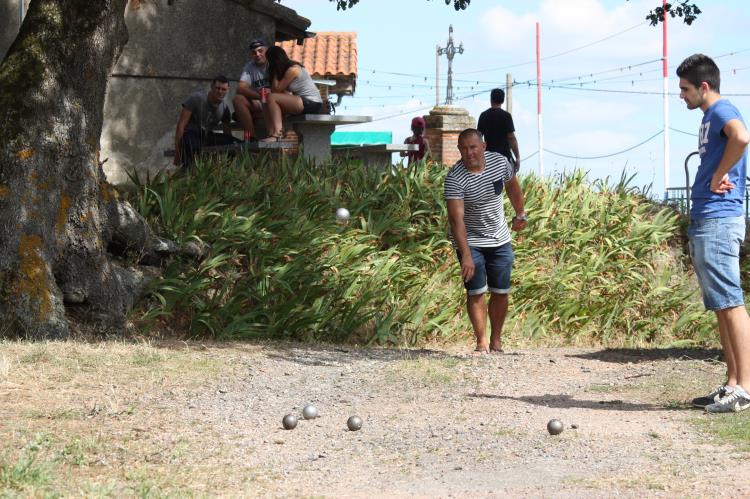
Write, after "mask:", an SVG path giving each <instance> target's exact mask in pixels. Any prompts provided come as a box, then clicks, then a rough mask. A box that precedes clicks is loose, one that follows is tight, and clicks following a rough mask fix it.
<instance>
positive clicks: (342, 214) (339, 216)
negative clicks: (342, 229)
mask: <svg viewBox="0 0 750 499" xmlns="http://www.w3.org/2000/svg"><path fill="white" fill-rule="evenodd" d="M336 220H338V221H339V222H348V221H349V210H347V209H346V208H339V209H338V210H336Z"/></svg>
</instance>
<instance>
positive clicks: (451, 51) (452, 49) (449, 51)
mask: <svg viewBox="0 0 750 499" xmlns="http://www.w3.org/2000/svg"><path fill="white" fill-rule="evenodd" d="M463 53H464V44H463V42H461V44H460V45H459V46H458V48H456V46H455V45H454V44H453V25H452V24H451V25H450V26H449V27H448V44H447V45H446V46H445V47H444V48H440V46H438V48H437V55H438V57H439V56H441V55H443V54H445V56H446V57H447V58H448V85H447V89H446V95H445V104H446V105H448V106H450V105H452V104H453V57H455V55H456V54H463Z"/></svg>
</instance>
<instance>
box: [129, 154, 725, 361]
mask: <svg viewBox="0 0 750 499" xmlns="http://www.w3.org/2000/svg"><path fill="white" fill-rule="evenodd" d="M446 173H447V168H446V167H445V166H442V165H435V164H427V165H425V164H420V165H416V166H414V167H410V168H394V169H392V170H379V169H372V168H364V167H363V166H362V164H361V163H359V162H331V163H324V164H322V165H317V166H316V165H312V164H310V163H308V162H306V161H305V160H304V159H297V160H290V159H281V160H271V159H269V158H267V157H258V156H239V157H238V158H236V159H234V160H228V159H221V158H219V159H215V160H213V161H211V162H208V163H204V164H198V165H197V168H196V169H195V170H194V171H193V172H191V173H190V174H189V175H185V176H181V177H179V178H170V179H167V178H164V177H158V178H156V179H153V180H151V181H149V182H148V183H146V184H142V185H139V186H138V189H137V192H138V194H137V195H136V196H135V198H134V199H133V204H134V205H135V206H136V207H137V209H138V210H139V211H140V213H141V214H143V215H144V216H145V217H146V218H147V219H148V220H149V222H150V223H151V224H152V226H153V227H154V228H155V229H156V231H157V232H158V233H160V234H162V235H164V236H166V237H169V238H171V239H173V240H175V241H177V242H181V243H184V242H188V241H191V240H192V241H202V242H204V243H207V244H208V245H209V247H210V252H209V254H208V255H207V256H206V257H205V258H204V259H203V260H202V261H199V262H197V261H192V260H188V259H183V258H176V259H174V260H173V261H171V262H170V263H169V264H168V265H167V266H166V268H165V272H164V278H163V279H162V280H160V281H159V282H157V283H156V285H155V286H154V287H153V289H152V293H151V297H152V299H151V302H150V304H149V305H148V306H147V307H146V308H145V309H144V310H142V313H141V317H142V319H143V321H142V324H143V326H144V327H148V326H149V325H155V326H157V327H158V328H159V329H160V330H167V331H174V332H176V333H177V334H179V335H188V336H192V337H214V338H219V339H233V338H236V339H249V338H273V339H294V340H303V341H304V340H307V341H311V340H314V341H330V342H342V341H349V342H357V343H363V342H365V343H377V344H386V345H414V344H424V343H426V342H429V341H432V340H438V341H446V340H451V339H454V338H456V337H457V336H458V335H459V334H462V333H463V332H464V331H466V330H469V329H470V326H469V324H468V321H467V319H466V317H465V313H464V299H465V298H464V291H463V287H462V284H461V282H460V276H459V273H458V267H457V263H456V261H455V254H454V251H453V249H452V248H451V246H450V243H449V241H448V239H447V233H448V219H447V210H446V207H445V203H444V202H443V199H442V197H443V180H444V178H445V174H446ZM521 183H522V187H523V190H524V192H525V196H526V208H527V211H528V212H529V213H530V222H529V227H528V229H527V230H525V231H524V232H523V233H522V234H518V235H516V237H515V243H514V247H515V252H516V264H515V268H514V284H513V286H514V291H513V297H512V308H511V314H510V317H509V319H508V326H507V328H508V330H509V331H511V332H512V335H511V339H513V340H515V341H519V342H520V341H528V342H535V343H546V344H591V343H598V344H609V345H628V346H644V345H649V344H665V343H669V342H672V341H688V342H690V343H691V344H694V345H702V344H706V343H710V344H713V343H715V338H714V335H713V319H712V318H711V317H710V315H709V314H706V313H705V312H704V311H703V307H702V305H701V303H700V296H699V292H698V289H697V287H696V286H695V284H694V283H693V282H691V280H690V279H689V273H688V271H687V268H686V267H685V262H684V261H683V257H682V253H681V246H680V243H681V238H680V234H681V231H682V228H681V220H680V218H679V215H677V214H676V213H675V212H674V211H672V210H671V209H669V208H665V207H663V206H659V205H657V204H655V203H654V202H653V201H651V200H649V199H647V198H646V197H645V196H644V194H643V193H642V192H640V191H639V190H637V189H634V188H632V187H630V186H629V185H628V184H629V179H627V178H621V179H620V180H619V181H617V182H614V183H610V182H607V181H603V182H594V183H591V182H588V181H587V179H586V176H585V174H584V173H582V172H580V171H575V172H572V173H566V174H562V175H559V176H556V177H546V178H539V177H536V176H534V175H533V174H532V175H525V176H522V177H521ZM338 207H346V208H348V209H349V211H350V212H351V213H352V218H351V220H350V221H349V223H348V224H346V225H342V224H339V223H337V222H336V219H335V211H336V208H338ZM507 213H512V210H511V209H510V206H507ZM144 361H148V359H144Z"/></svg>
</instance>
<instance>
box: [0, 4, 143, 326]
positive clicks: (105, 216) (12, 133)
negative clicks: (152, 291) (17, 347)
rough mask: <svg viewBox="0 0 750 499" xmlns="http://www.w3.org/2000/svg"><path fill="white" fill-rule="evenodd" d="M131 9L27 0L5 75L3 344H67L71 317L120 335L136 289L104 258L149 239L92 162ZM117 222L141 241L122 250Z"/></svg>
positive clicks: (0, 197) (130, 277)
mask: <svg viewBox="0 0 750 499" xmlns="http://www.w3.org/2000/svg"><path fill="white" fill-rule="evenodd" d="M126 3H127V0H33V1H32V2H31V5H30V6H29V10H28V13H27V15H26V18H25V20H24V22H23V25H22V26H21V30H20V32H19V35H18V37H17V38H16V40H15V41H14V43H13V45H11V47H10V49H9V51H8V53H7V54H6V57H5V59H4V60H3V61H2V64H0V126H1V131H0V337H2V336H23V337H30V338H61V337H66V336H67V335H69V333H70V327H69V319H71V318H76V319H78V318H82V319H84V320H93V321H96V322H97V323H105V324H107V325H114V326H122V324H123V321H124V318H125V314H126V313H127V312H128V311H129V309H130V308H131V307H132V306H133V304H134V301H135V299H136V297H137V296H138V294H139V292H140V291H141V290H142V288H143V284H144V279H142V278H141V277H142V276H141V275H139V273H138V272H137V271H136V270H134V269H131V268H128V267H127V266H126V265H125V264H124V263H122V261H119V260H117V259H116V258H114V257H113V256H112V255H111V254H110V253H109V252H108V249H109V248H110V247H111V246H113V241H114V242H115V243H118V244H116V246H118V247H120V248H121V249H122V248H123V247H129V249H131V250H136V251H138V250H139V248H141V249H142V248H143V246H144V244H145V242H146V241H147V240H148V238H149V237H150V231H149V229H148V226H147V225H146V224H145V222H143V220H142V219H141V218H140V217H138V216H137V214H135V212H134V211H133V210H132V208H130V207H129V206H128V205H127V204H126V203H124V202H123V201H121V200H120V199H118V195H117V192H116V191H115V190H114V188H113V187H112V186H111V185H109V184H108V183H107V181H106V179H105V176H104V172H103V170H102V167H101V164H100V163H99V156H98V153H99V138H100V135H101V129H102V116H103V107H104V94H105V90H106V87H107V78H108V75H109V74H110V72H111V70H112V67H113V65H114V63H115V62H116V61H117V58H118V56H119V54H120V52H121V49H122V47H123V46H124V45H125V43H126V42H127V30H126V27H125V20H124V12H125V6H126ZM123 214H124V215H126V216H127V217H130V218H131V219H134V220H135V221H134V222H133V224H134V225H135V226H136V227H139V230H136V232H139V233H140V234H141V236H142V240H139V241H132V244H131V243H130V242H127V241H126V242H125V243H123V241H122V231H121V230H120V229H121V226H120V220H121V219H122V215H123ZM131 229H132V226H131ZM131 232H132V231H131ZM118 235H119V236H120V237H119V238H118ZM133 245H135V247H134V246H133Z"/></svg>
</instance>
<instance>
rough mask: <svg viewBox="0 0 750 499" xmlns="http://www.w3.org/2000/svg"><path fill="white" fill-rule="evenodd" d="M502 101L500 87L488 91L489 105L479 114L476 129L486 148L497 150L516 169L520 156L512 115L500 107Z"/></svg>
mask: <svg viewBox="0 0 750 499" xmlns="http://www.w3.org/2000/svg"><path fill="white" fill-rule="evenodd" d="M503 102H505V92H503V90H502V89H501V88H495V89H493V90H492V92H490V105H491V107H490V108H489V109H487V110H486V111H484V112H483V113H482V114H480V115H479V122H478V123H477V130H479V131H480V132H482V135H483V136H484V141H485V143H486V144H487V150H488V151H490V152H499V153H500V154H502V155H503V156H505V157H506V158H508V160H509V161H510V162H511V164H513V165H514V167H515V170H516V171H518V169H519V168H520V167H521V156H520V155H519V154H518V140H517V139H516V133H515V132H516V129H515V127H514V126H513V117H512V116H511V115H510V113H509V112H508V111H506V110H504V109H503V108H502V107H501V106H502V105H503ZM511 151H512V154H511Z"/></svg>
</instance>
